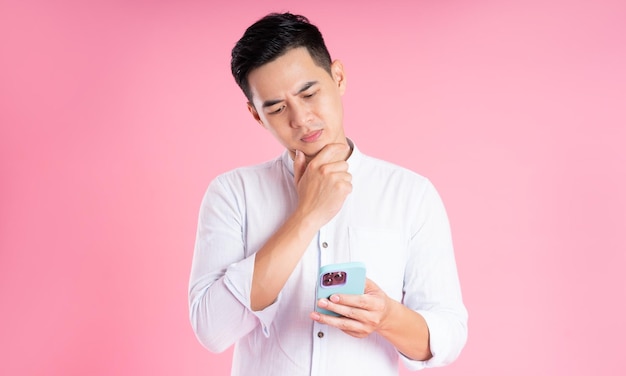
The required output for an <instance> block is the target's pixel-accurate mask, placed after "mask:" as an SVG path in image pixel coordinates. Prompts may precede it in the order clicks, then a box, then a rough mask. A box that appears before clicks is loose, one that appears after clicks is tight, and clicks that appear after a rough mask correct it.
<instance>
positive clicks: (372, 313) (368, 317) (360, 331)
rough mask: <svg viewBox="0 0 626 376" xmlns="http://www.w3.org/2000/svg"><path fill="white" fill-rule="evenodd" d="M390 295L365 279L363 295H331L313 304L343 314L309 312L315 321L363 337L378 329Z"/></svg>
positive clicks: (386, 310) (386, 311)
mask: <svg viewBox="0 0 626 376" xmlns="http://www.w3.org/2000/svg"><path fill="white" fill-rule="evenodd" d="M389 303H390V298H389V297H388V296H387V294H385V293H384V292H383V291H382V290H381V289H380V287H378V286H377V285H376V284H375V283H374V282H373V281H372V280H371V279H369V278H368V279H366V281H365V292H364V294H363V295H348V294H334V295H331V297H330V299H320V300H319V301H318V302H317V305H318V306H319V307H320V308H324V309H326V310H329V311H333V312H336V313H338V314H340V315H341V316H343V317H335V316H330V315H324V314H321V313H319V312H313V313H312V314H311V318H312V319H313V320H315V321H317V322H319V323H322V324H327V325H330V326H334V327H335V328H338V329H341V330H342V331H344V332H345V333H347V334H349V335H351V336H353V337H357V338H365V337H367V336H368V335H370V334H371V333H373V332H375V331H378V330H379V329H381V326H382V325H384V323H385V320H386V318H387V316H388V315H389V308H390V307H389Z"/></svg>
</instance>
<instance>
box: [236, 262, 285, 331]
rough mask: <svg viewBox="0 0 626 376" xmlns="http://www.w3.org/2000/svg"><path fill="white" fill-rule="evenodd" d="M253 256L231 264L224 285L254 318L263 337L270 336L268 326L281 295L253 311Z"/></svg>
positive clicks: (270, 323)
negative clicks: (251, 300)
mask: <svg viewBox="0 0 626 376" xmlns="http://www.w3.org/2000/svg"><path fill="white" fill-rule="evenodd" d="M254 260H255V257H254V255H253V256H251V257H248V258H245V259H243V260H241V261H239V262H236V263H234V264H231V265H230V266H229V267H228V268H227V269H226V273H225V275H224V283H225V285H226V288H228V290H230V292H231V293H232V294H233V295H234V296H235V298H236V299H237V300H239V302H240V303H241V304H243V306H244V307H246V308H247V309H248V310H249V311H250V313H252V314H253V315H254V316H256V317H257V318H258V319H259V322H260V323H261V328H262V329H263V334H264V335H265V337H269V336H270V326H271V325H272V321H273V320H274V317H276V312H277V311H278V302H279V301H280V297H281V294H280V293H279V294H278V297H277V298H276V300H275V301H274V302H273V303H272V304H271V305H269V306H267V307H265V308H264V309H263V310H261V311H253V310H252V308H251V304H250V293H251V291H252V274H253V273H254Z"/></svg>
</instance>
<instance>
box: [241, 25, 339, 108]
mask: <svg viewBox="0 0 626 376" xmlns="http://www.w3.org/2000/svg"><path fill="white" fill-rule="evenodd" d="M297 47H306V49H307V50H308V52H309V54H310V55H311V58H312V59H313V61H314V62H315V64H316V65H318V66H320V67H322V68H324V70H326V71H327V72H328V73H329V74H330V73H331V71H330V66H331V59H330V53H329V52H328V49H327V48H326V44H324V38H323V37H322V33H320V31H319V29H318V28H317V27H316V26H315V25H313V24H311V23H310V22H309V20H308V19H307V18H306V17H304V16H300V15H295V14H291V13H271V14H268V15H267V16H265V17H263V18H261V19H260V20H258V21H257V22H255V23H254V24H252V26H250V27H249V28H248V29H247V30H246V32H245V33H244V34H243V36H242V37H241V39H239V41H238V42H237V44H235V47H233V50H232V53H231V61H230V69H231V71H232V74H233V77H234V78H235V81H236V82H237V85H239V87H240V88H241V90H242V91H243V93H244V94H245V95H246V97H247V98H248V100H250V101H251V100H252V94H251V93H250V87H249V85H248V75H249V74H250V72H251V71H253V70H254V69H256V68H259V67H260V66H262V65H264V64H267V63H269V62H272V61H273V60H275V59H277V58H279V57H280V56H282V55H284V54H285V53H286V52H287V51H289V50H291V49H293V48H297Z"/></svg>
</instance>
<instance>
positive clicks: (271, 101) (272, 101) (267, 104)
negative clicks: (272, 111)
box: [263, 99, 283, 108]
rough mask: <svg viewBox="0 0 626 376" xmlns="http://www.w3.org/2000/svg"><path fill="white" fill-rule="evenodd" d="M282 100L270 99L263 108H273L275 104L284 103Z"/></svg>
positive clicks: (264, 103)
mask: <svg viewBox="0 0 626 376" xmlns="http://www.w3.org/2000/svg"><path fill="white" fill-rule="evenodd" d="M282 101H283V100H282V99H270V100H268V101H265V102H263V108H268V107H272V106H273V105H275V104H278V103H280V102H282Z"/></svg>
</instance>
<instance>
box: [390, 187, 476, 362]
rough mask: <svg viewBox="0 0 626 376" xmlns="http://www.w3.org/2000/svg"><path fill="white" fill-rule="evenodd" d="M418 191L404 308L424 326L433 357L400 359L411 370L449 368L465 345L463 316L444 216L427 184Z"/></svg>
mask: <svg viewBox="0 0 626 376" xmlns="http://www.w3.org/2000/svg"><path fill="white" fill-rule="evenodd" d="M422 192H423V194H422V196H421V201H420V204H419V205H418V207H419V210H418V214H417V220H416V221H415V228H414V232H413V235H412V237H411V240H410V256H409V261H408V263H407V269H406V274H405V284H404V285H405V291H404V299H403V303H404V305H406V306H407V307H409V308H411V309H413V310H415V311H416V312H418V313H419V314H421V315H422V317H423V318H424V320H425V321H426V323H427V325H428V330H429V333H430V350H431V353H432V355H433V356H432V358H431V359H429V360H427V361H415V360H411V359H408V358H406V357H404V356H401V358H402V360H403V363H404V364H405V366H406V367H407V368H408V369H411V370H418V369H422V368H428V367H438V366H444V365H447V364H450V363H451V362H453V361H454V360H455V359H456V358H457V357H458V356H459V354H460V352H461V350H462V349H463V347H464V346H465V343H466V341H467V316H468V315H467V310H466V308H465V306H464V304H463V299H462V296H461V287H460V283H459V278H458V273H457V268H456V261H455V258H454V249H453V245H452V237H451V233H450V225H449V222H448V217H447V214H446V211H445V208H444V206H443V203H442V201H441V198H440V197H439V194H438V193H437V191H436V190H435V188H434V186H433V185H432V184H431V183H430V182H427V184H426V186H425V188H424V189H423V190H422Z"/></svg>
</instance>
